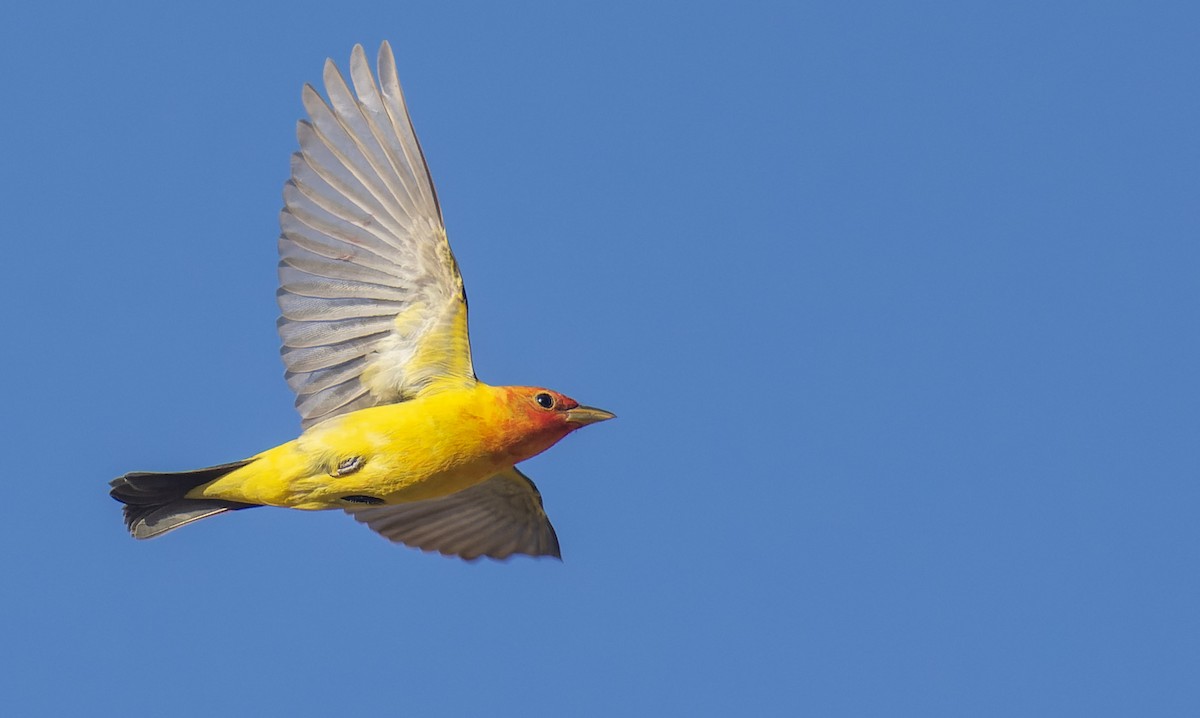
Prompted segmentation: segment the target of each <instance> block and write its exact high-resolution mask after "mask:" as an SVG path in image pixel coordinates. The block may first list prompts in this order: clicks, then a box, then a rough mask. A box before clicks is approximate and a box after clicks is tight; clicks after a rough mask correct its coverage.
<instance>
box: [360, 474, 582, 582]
mask: <svg viewBox="0 0 1200 718" xmlns="http://www.w3.org/2000/svg"><path fill="white" fill-rule="evenodd" d="M346 513H348V514H350V515H351V516H353V517H354V518H355V519H357V520H358V521H360V522H362V523H364V524H366V525H367V526H369V527H371V529H372V530H374V531H376V532H378V533H379V534H381V535H383V536H384V537H385V538H387V539H390V540H392V541H396V542H398V543H405V544H408V545H409V546H412V547H414V548H419V549H421V550H423V551H438V552H440V553H443V554H445V555H447V556H461V557H462V558H465V559H467V560H471V559H475V558H479V557H480V556H488V557H491V558H497V559H500V558H507V557H509V556H511V555H513V554H514V553H523V554H528V555H530V556H554V557H555V558H562V554H561V553H560V552H559V549H558V537H557V536H555V534H554V527H553V526H551V525H550V519H549V518H548V517H547V516H546V512H545V511H544V510H543V509H542V495H541V494H539V493H538V490H537V487H536V486H534V485H533V482H532V481H530V480H529V477H527V476H525V474H522V473H521V472H520V471H518V470H517V469H515V468H512V469H507V470H505V471H502V472H500V473H498V474H496V475H495V476H493V477H492V478H490V479H488V480H487V481H484V482H482V483H479V484H476V485H474V486H472V487H471V488H469V489H463V490H462V491H459V492H458V493H456V494H451V495H449V496H444V497H442V498H440V499H428V500H425V501H415V502H413V503H410V504H395V505H392V506H362V507H359V506H351V507H348V508H347V509H346Z"/></svg>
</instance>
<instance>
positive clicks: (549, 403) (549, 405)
mask: <svg viewBox="0 0 1200 718" xmlns="http://www.w3.org/2000/svg"><path fill="white" fill-rule="evenodd" d="M533 400H534V401H536V402H537V403H538V406H540V407H542V408H543V409H553V408H554V397H552V396H550V395H549V394H547V393H546V392H544V391H543V392H542V393H541V394H538V395H537V396H535V397H533Z"/></svg>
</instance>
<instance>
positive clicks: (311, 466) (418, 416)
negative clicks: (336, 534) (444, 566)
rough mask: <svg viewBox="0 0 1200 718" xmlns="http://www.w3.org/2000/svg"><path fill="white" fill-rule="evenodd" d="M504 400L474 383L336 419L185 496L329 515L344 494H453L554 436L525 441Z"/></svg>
mask: <svg viewBox="0 0 1200 718" xmlns="http://www.w3.org/2000/svg"><path fill="white" fill-rule="evenodd" d="M510 393H511V392H510V391H509V390H508V389H506V388H504V387H493V386H488V385H487V384H483V383H477V384H475V385H473V386H470V387H454V388H447V389H444V390H442V391H435V392H429V393H426V394H423V395H422V396H420V397H418V398H416V399H413V400H411V401H406V402H402V403H399V404H386V405H383V406H376V407H371V408H368V409H362V410H359V411H356V412H352V413H350V414H343V415H341V416H336V417H333V418H331V419H329V420H326V421H323V422H321V423H319V424H316V425H314V426H312V427H310V428H309V429H308V430H307V431H305V432H304V433H303V434H301V435H300V437H299V438H297V439H295V440H294V441H289V442H288V443H286V444H283V445H281V446H277V447H275V448H273V449H269V450H267V451H264V452H263V453H261V454H259V455H257V456H256V457H254V459H255V460H254V461H252V462H250V463H249V464H247V465H246V466H244V467H242V468H240V469H237V470H236V471H233V472H231V473H229V474H226V475H225V476H222V477H221V478H219V479H216V480H215V481H212V482H210V483H207V484H203V485H201V486H198V487H196V488H195V489H193V490H192V491H190V492H189V493H188V494H187V497H188V498H193V499H199V498H214V499H225V500H229V501H240V502H244V503H251V504H266V505H269V506H283V507H288V508H294V509H332V508H344V507H346V506H348V505H351V504H350V503H349V502H348V501H347V500H346V499H345V497H347V496H354V497H369V498H371V499H379V500H382V501H383V503H387V504H396V503H406V502H409V501H419V500H422V499H430V498H436V497H440V496H445V495H448V494H452V493H455V492H458V491H461V490H462V489H465V488H467V487H469V486H472V485H474V484H477V483H479V482H481V481H483V480H484V479H487V478H488V477H490V476H492V475H493V474H495V473H496V472H497V471H500V470H502V469H506V468H509V467H511V466H512V465H513V464H514V463H516V462H518V461H523V460H524V459H526V458H529V457H530V456H533V455H534V454H537V453H540V452H541V451H543V450H544V449H545V448H548V446H549V445H550V444H552V443H553V442H554V441H556V440H557V438H559V437H558V436H554V437H552V438H551V437H542V436H540V435H539V432H537V431H536V430H535V431H533V432H532V434H531V431H530V429H531V428H533V427H530V426H529V425H528V422H526V421H523V420H522V418H521V415H520V409H519V408H518V407H519V404H517V405H514V403H513V402H512V401H511V399H510V398H509V395H510Z"/></svg>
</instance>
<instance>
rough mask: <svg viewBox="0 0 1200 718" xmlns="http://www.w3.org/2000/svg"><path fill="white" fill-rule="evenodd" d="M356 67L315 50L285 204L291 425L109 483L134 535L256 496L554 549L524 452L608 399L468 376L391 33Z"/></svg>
mask: <svg viewBox="0 0 1200 718" xmlns="http://www.w3.org/2000/svg"><path fill="white" fill-rule="evenodd" d="M349 68H350V83H349V84H348V83H347V81H346V79H345V77H344V76H343V75H342V73H341V71H340V70H339V69H338V67H337V65H336V64H335V63H334V62H333V60H331V59H327V60H326V61H325V67H324V73H323V81H324V86H325V92H326V96H327V98H328V99H327V100H326V99H325V98H323V97H322V96H321V94H320V93H319V92H318V91H317V90H316V89H315V88H314V87H313V86H312V85H311V84H306V85H305V86H304V89H303V92H302V100H303V104H304V108H305V110H306V112H307V115H308V119H301V120H300V121H299V123H298V124H297V138H298V140H299V147H300V149H299V151H298V152H295V153H294V154H293V155H292V159H291V176H290V179H289V180H288V181H287V182H286V184H285V185H284V191H283V200H284V206H283V209H282V210H281V211H280V230H281V234H280V237H279V255H280V261H279V289H278V291H277V292H276V298H277V300H278V304H279V309H280V317H279V320H278V322H277V328H278V331H279V335H280V339H281V341H282V349H281V354H282V357H283V362H284V364H285V369H286V372H285V377H286V379H287V383H288V385H289V386H290V387H291V389H292V390H293V391H294V392H295V393H296V408H297V410H298V411H299V413H300V416H301V433H300V435H299V436H298V437H297V438H296V439H293V440H292V441H289V442H287V443H285V444H282V445H280V446H276V447H274V448H272V449H268V450H266V451H263V452H261V453H259V454H256V455H254V456H251V457H249V458H246V459H243V460H239V461H234V462H231V463H226V464H221V465H218V466H210V467H206V468H202V469H196V470H193V471H181V472H166V473H164V472H146V471H135V472H130V473H126V474H124V475H122V476H120V477H117V478H116V479H114V480H112V481H111V482H110V492H109V493H110V495H111V496H112V498H114V499H116V500H117V501H119V502H121V503H123V504H124V509H123V512H124V519H125V526H126V528H127V529H128V530H129V532H130V534H131V535H132V536H133V537H134V538H137V539H149V538H154V537H156V536H161V535H163V534H165V533H167V532H169V531H173V530H174V529H177V528H179V527H181V526H185V525H187V524H190V523H193V522H195V521H199V520H201V519H205V518H208V517H211V516H216V515H219V514H224V513H228V512H233V511H241V510H244V509H248V508H254V507H258V506H276V507H283V508H290V509H301V510H326V509H340V510H342V511H345V512H346V513H347V514H349V515H350V516H352V517H353V518H354V519H356V520H357V521H359V522H361V523H363V524H366V525H367V526H368V527H370V528H371V529H372V530H374V531H376V532H377V533H379V534H380V535H382V536H384V537H385V538H387V539H390V540H391V541H394V542H397V543H403V544H406V545H408V546H411V547H414V548H417V549H421V550H423V551H428V552H437V553H441V554H443V555H447V556H457V557H460V558H462V559H465V560H468V561H472V560H475V559H478V558H480V557H484V556H486V557H489V558H492V559H506V558H508V557H510V556H512V555H515V554H525V555H529V556H552V557H555V558H558V559H559V560H561V558H562V553H561V549H560V547H559V542H558V537H557V535H556V534H555V531H554V527H553V526H552V525H551V523H550V520H549V518H548V517H547V515H546V512H545V509H544V508H543V504H542V498H541V494H540V493H539V492H538V489H537V487H536V486H535V485H534V483H533V481H531V480H530V479H529V478H528V477H527V476H526V475H525V474H524V473H522V472H521V471H520V470H519V469H518V468H516V465H517V464H519V463H521V462H522V461H525V460H526V459H529V458H531V457H533V456H536V455H537V454H540V453H541V452H543V451H545V450H547V449H549V448H550V447H551V446H553V445H554V444H556V443H558V442H559V441H560V440H561V439H562V438H564V437H565V436H567V435H568V434H570V433H572V432H574V431H576V430H577V429H580V428H582V427H584V426H588V425H590V424H595V423H597V422H601V421H606V420H608V419H612V418H613V417H614V416H615V415H614V414H613V413H612V412H609V411H605V410H603V409H599V408H595V407H590V406H584V405H581V404H580V403H579V402H577V401H575V400H574V399H572V398H570V397H568V396H566V395H564V394H562V393H559V392H557V391H554V390H551V389H547V388H542V387H530V386H492V385H489V384H486V383H484V382H482V381H480V380H479V379H478V378H477V377H476V375H475V370H474V367H473V364H472V360H471V347H470V340H469V337H468V332H467V295H466V292H465V290H464V289H463V280H462V275H461V273H460V271H459V267H458V263H457V261H456V260H455V258H454V254H453V252H451V249H450V244H449V241H448V239H447V235H446V229H445V224H444V222H443V220H442V211H441V205H440V204H439V202H438V197H437V193H436V191H435V190H434V186H433V181H432V179H431V177H430V173H429V167H428V164H427V163H426V160H425V154H424V152H423V150H422V149H421V145H420V143H419V142H418V140H417V136H416V133H415V132H414V130H413V126H412V121H411V119H410V117H409V112H408V106H407V104H406V102H405V99H404V94H403V92H402V91H401V88H400V82H399V80H398V79H397V72H396V61H395V56H394V55H393V53H392V48H391V45H390V44H389V43H387V42H386V41H385V42H384V43H383V44H382V45H381V47H380V49H379V53H378V56H377V61H376V74H375V75H372V73H371V69H370V64H369V62H368V60H367V57H366V53H365V52H364V50H363V47H362V45H356V46H355V47H354V49H353V50H352V52H351V57H350V65H349ZM376 76H377V77H376ZM351 87H353V89H351Z"/></svg>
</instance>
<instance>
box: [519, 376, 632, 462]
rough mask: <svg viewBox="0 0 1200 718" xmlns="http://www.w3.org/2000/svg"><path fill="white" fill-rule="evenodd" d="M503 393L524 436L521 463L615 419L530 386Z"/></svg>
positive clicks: (604, 413) (564, 397) (597, 410)
mask: <svg viewBox="0 0 1200 718" xmlns="http://www.w3.org/2000/svg"><path fill="white" fill-rule="evenodd" d="M505 389H506V390H507V392H508V404H509V407H510V408H511V409H512V411H513V413H514V414H515V415H516V417H517V419H518V423H519V424H520V425H521V430H522V434H524V439H525V440H523V441H522V442H521V451H520V453H521V454H523V456H522V458H521V459H519V460H521V461H523V460H524V459H527V458H529V457H531V456H534V455H536V454H540V453H542V452H543V451H545V450H546V449H549V448H550V447H551V446H554V445H555V444H556V443H558V441H559V440H560V439H562V438H563V437H564V436H566V435H567V434H569V433H571V432H572V431H575V430H576V429H579V428H582V427H584V426H587V425H588V424H595V423H596V422H598V421H605V420H607V419H611V418H613V417H614V416H615V414H613V413H612V412H608V411H605V410H603V409H596V408H594V407H590V406H580V405H579V402H577V401H575V400H574V399H572V398H571V397H569V396H565V395H563V394H559V393H558V392H557V391H551V390H550V389H542V388H540V387H534V386H510V387H505Z"/></svg>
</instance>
